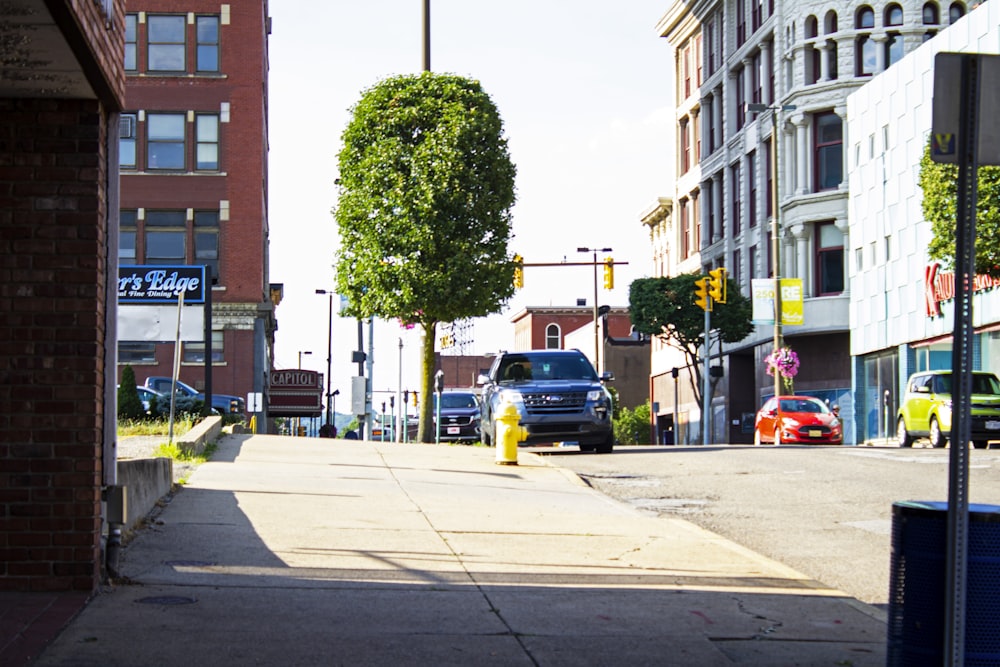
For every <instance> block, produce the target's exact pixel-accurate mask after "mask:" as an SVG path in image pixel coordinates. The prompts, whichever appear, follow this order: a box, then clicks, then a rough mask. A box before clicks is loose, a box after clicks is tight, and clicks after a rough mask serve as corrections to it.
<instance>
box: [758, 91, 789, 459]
mask: <svg viewBox="0 0 1000 667" xmlns="http://www.w3.org/2000/svg"><path fill="white" fill-rule="evenodd" d="M793 109H795V105H794V104H778V105H774V106H769V105H767V104H748V105H747V111H751V112H756V113H760V112H762V111H770V112H771V175H772V179H771V256H772V258H773V263H774V266H773V267H772V273H773V274H774V299H773V301H774V341H773V343H772V347H773V349H772V351H771V352H772V354H777V353H778V350H780V349H781V223H780V209H779V203H778V164H779V163H778V144H779V143H781V140H780V137H779V136H778V123H779V122H780V120H779V116H778V112H780V111H791V110H793ZM780 395H781V374H780V373H779V372H778V370H777V369H775V370H774V403H775V409H776V410H777V426H776V427H775V429H774V444H775V445H780V444H781V401H780V400H778V397H779V396H780Z"/></svg>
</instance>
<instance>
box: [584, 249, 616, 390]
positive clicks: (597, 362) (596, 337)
mask: <svg viewBox="0 0 1000 667" xmlns="http://www.w3.org/2000/svg"><path fill="white" fill-rule="evenodd" d="M576 251H577V252H592V253H594V369H595V370H596V371H597V373H598V374H600V372H601V359H600V340H601V335H600V326H599V325H598V323H597V253H598V252H611V248H577V249H576Z"/></svg>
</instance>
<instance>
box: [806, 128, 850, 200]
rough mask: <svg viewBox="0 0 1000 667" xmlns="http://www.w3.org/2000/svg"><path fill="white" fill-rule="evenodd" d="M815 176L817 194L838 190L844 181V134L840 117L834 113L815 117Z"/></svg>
mask: <svg viewBox="0 0 1000 667" xmlns="http://www.w3.org/2000/svg"><path fill="white" fill-rule="evenodd" d="M813 123H814V134H813V141H814V142H815V143H814V150H815V153H814V155H813V166H814V170H813V174H814V177H815V190H814V191H815V192H820V191H823V190H836V189H837V188H838V187H840V181H841V180H842V179H843V175H844V169H843V164H844V163H843V147H844V134H843V125H842V121H841V119H840V116H838V115H837V114H835V113H833V112H826V113H818V114H816V115H815V116H814V117H813Z"/></svg>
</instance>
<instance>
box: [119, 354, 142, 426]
mask: <svg viewBox="0 0 1000 667" xmlns="http://www.w3.org/2000/svg"><path fill="white" fill-rule="evenodd" d="M145 416H146V410H145V408H143V407H142V401H141V400H140V399H139V391H138V390H137V389H136V384H135V371H134V370H132V367H131V366H125V368H124V369H123V370H122V381H121V384H119V385H118V419H142V418H144V417H145Z"/></svg>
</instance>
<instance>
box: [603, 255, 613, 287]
mask: <svg viewBox="0 0 1000 667" xmlns="http://www.w3.org/2000/svg"><path fill="white" fill-rule="evenodd" d="M614 288H615V260H613V259H611V258H610V257H605V258H604V289H607V290H612V289H614Z"/></svg>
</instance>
